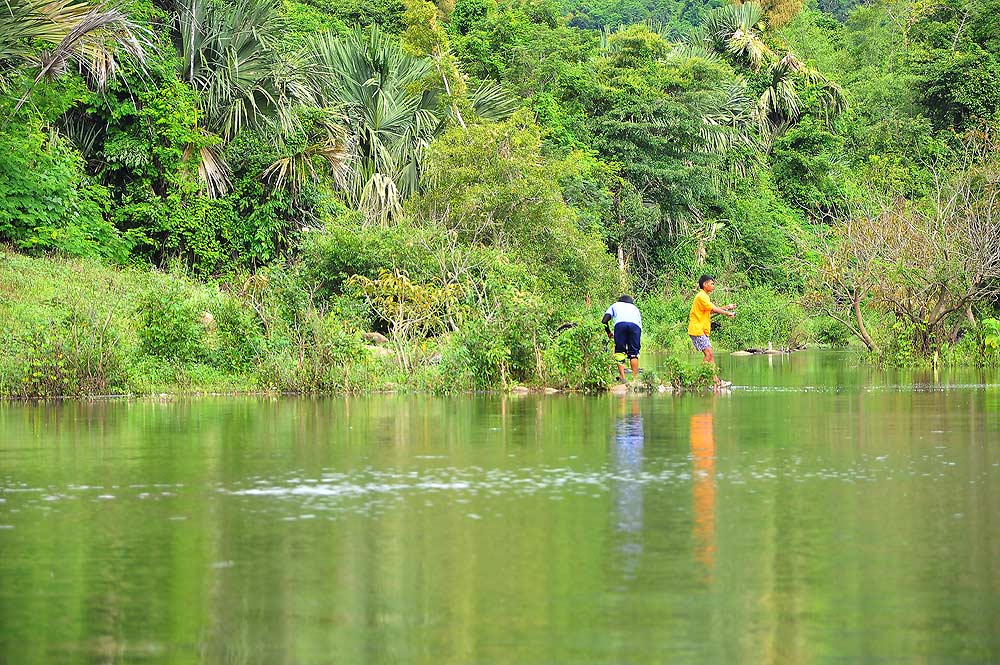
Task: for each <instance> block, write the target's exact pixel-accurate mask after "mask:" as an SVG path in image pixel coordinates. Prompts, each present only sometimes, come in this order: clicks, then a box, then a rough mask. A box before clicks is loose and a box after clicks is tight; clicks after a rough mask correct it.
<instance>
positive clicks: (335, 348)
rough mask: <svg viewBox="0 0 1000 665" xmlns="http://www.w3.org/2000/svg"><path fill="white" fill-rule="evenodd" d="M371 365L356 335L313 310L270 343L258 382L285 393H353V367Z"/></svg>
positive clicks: (340, 323)
mask: <svg viewBox="0 0 1000 665" xmlns="http://www.w3.org/2000/svg"><path fill="white" fill-rule="evenodd" d="M368 361H369V358H368V350H367V349H366V348H365V345H364V344H363V343H362V341H361V338H360V337H359V336H358V335H357V334H356V333H355V332H353V331H350V330H347V329H346V328H345V327H344V325H343V322H342V321H340V320H338V319H337V318H336V317H334V316H331V315H329V314H325V313H323V312H322V311H320V310H318V309H316V308H313V307H310V308H309V309H307V310H305V311H304V312H302V313H301V314H300V316H299V317H297V318H296V320H295V321H293V322H291V323H290V324H289V325H288V327H287V329H286V330H284V331H282V333H280V334H275V335H272V336H271V337H270V338H269V339H268V343H267V345H266V347H265V349H264V354H263V359H262V361H261V363H260V364H259V365H258V366H257V370H256V378H257V383H258V385H260V386H261V387H263V388H266V389H275V390H279V391H282V392H306V393H318V392H350V391H351V390H352V384H351V376H352V375H351V369H352V367H357V366H364V365H365V364H366V363H367V362H368Z"/></svg>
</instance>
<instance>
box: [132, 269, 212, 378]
mask: <svg viewBox="0 0 1000 665" xmlns="http://www.w3.org/2000/svg"><path fill="white" fill-rule="evenodd" d="M198 317H199V312H198V309H197V308H196V307H195V305H194V303H193V302H192V301H191V300H190V299H189V298H188V297H187V296H186V295H185V293H184V290H183V289H182V288H181V286H180V283H179V280H176V279H170V280H169V281H167V282H166V283H165V284H163V285H162V286H157V287H154V288H151V289H149V290H148V291H146V293H145V294H144V295H143V296H142V299H141V301H140V304H139V331H138V333H139V342H140V344H141V346H142V350H143V351H145V352H146V353H148V354H149V355H151V356H156V357H159V358H165V359H172V360H178V361H181V362H185V361H194V360H198V359H201V358H203V357H204V355H205V346H204V341H205V328H204V326H203V325H202V324H201V322H200V321H199V320H198Z"/></svg>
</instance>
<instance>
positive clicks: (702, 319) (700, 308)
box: [688, 275, 736, 387]
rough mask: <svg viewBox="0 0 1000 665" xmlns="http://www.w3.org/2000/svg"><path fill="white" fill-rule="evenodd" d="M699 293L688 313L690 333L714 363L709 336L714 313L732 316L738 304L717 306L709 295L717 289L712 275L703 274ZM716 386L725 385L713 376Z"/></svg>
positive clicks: (693, 340) (692, 338)
mask: <svg viewBox="0 0 1000 665" xmlns="http://www.w3.org/2000/svg"><path fill="white" fill-rule="evenodd" d="M698 288H699V289H701V290H700V291H698V295H696V296H695V297H694V302H693V303H691V313H690V314H689V315H688V335H689V336H690V337H691V342H692V343H693V344H694V348H696V349H697V350H699V351H701V352H702V353H703V354H704V355H705V362H707V363H714V362H715V355H714V354H713V353H712V342H711V341H710V340H709V339H708V336H709V335H710V334H711V333H712V314H724V315H725V316H728V317H730V318H732V317H734V316H736V314H734V311H735V310H736V305H726V306H725V307H716V306H715V305H713V304H712V301H711V299H710V298H709V297H708V296H709V294H710V293H712V291H714V290H715V278H714V277H712V276H710V275H702V276H701V278H700V279H699V280H698ZM713 378H714V380H715V385H716V387H723V386H722V383H723V382H722V381H719V377H718V376H715V377H713Z"/></svg>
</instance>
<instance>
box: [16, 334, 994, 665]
mask: <svg viewBox="0 0 1000 665" xmlns="http://www.w3.org/2000/svg"><path fill="white" fill-rule="evenodd" d="M694 361H695V358H694V357H692V362H694ZM721 363H722V366H723V375H724V376H725V377H726V378H729V379H732V380H733V381H734V382H735V383H736V384H737V388H735V389H734V390H733V391H732V392H731V393H729V394H722V395H683V396H670V395H650V396H640V395H628V396H611V395H603V396H583V395H555V396H541V395H529V396H523V397H515V396H510V397H504V396H499V395H480V396H471V397H470V396H464V397H450V398H437V397H426V396H400V395H392V396H372V397H354V398H325V399H297V398H274V399H272V398H221V397H220V398H195V399H184V398H179V399H175V400H165V401H158V400H137V401H124V400H122V401H98V402H68V403H62V404H43V405H36V404H16V403H7V404H3V405H0V663H2V664H4V665H7V664H10V665H22V664H34V663H71V664H92V663H93V664H98V663H100V664H105V663H108V664H110V663H151V664H166V663H212V664H215V663H219V664H234V665H242V664H249V663H253V664H262V665H264V664H267V665H270V664H289V665H312V664H326V663H359V664H361V663H371V664H381V663H427V664H428V665H431V664H433V665H447V664H484V665H489V664H499V663H511V664H528V665H531V664H542V663H545V664H548V663H567V664H574V665H575V664H630V663H695V664H698V663H711V664H737V663H739V664H748V665H752V664H757V663H773V664H775V665H786V664H789V665H791V664H796V663H848V664H853V663H921V664H925V663H942V664H944V663H947V664H951V663H958V664H965V663H1000V525H998V521H1000V385H998V384H1000V376H998V374H997V372H996V371H991V372H974V371H963V372H952V373H945V374H943V375H940V376H934V375H932V374H930V373H922V374H912V373H910V374H907V373H897V374H893V373H885V372H877V371H874V370H872V369H870V368H867V367H864V366H861V365H859V364H858V362H857V361H856V360H855V359H854V357H853V356H852V355H850V354H844V353H835V352H812V351H810V352H804V353H800V354H796V355H793V356H791V357H751V358H731V357H728V356H727V357H723V358H722V359H721Z"/></svg>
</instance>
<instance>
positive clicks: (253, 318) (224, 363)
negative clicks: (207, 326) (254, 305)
mask: <svg viewBox="0 0 1000 665" xmlns="http://www.w3.org/2000/svg"><path fill="white" fill-rule="evenodd" d="M211 312H212V317H213V319H214V327H215V330H214V334H213V335H211V342H212V359H213V364H214V365H215V366H217V367H219V368H221V369H224V370H229V371H235V372H245V371H247V370H249V369H251V368H252V367H253V366H254V365H255V364H256V362H257V359H258V357H259V356H260V353H261V351H262V349H263V346H264V334H263V331H262V330H261V326H260V319H259V318H258V316H257V314H256V313H255V312H254V311H253V310H252V309H251V308H249V307H247V305H246V304H245V303H243V302H240V301H239V300H237V299H236V298H231V297H225V298H221V299H220V300H219V301H218V302H217V303H216V304H215V305H214V306H213V307H212V310H211Z"/></svg>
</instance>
